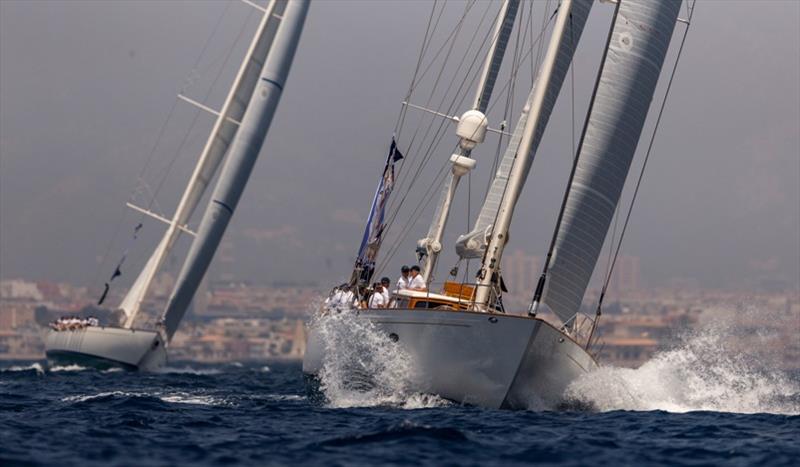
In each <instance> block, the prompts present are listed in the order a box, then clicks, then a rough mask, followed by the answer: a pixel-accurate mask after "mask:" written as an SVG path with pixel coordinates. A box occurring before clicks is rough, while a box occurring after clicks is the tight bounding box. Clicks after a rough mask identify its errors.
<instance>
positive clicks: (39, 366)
mask: <svg viewBox="0 0 800 467" xmlns="http://www.w3.org/2000/svg"><path fill="white" fill-rule="evenodd" d="M31 370H35V371H36V374H37V375H43V374H44V368H43V367H42V364H41V363H32V364H30V365H28V366H19V365H14V366H11V367H8V368H3V369H2V370H0V371H4V372H5V371H8V372H18V371H31Z"/></svg>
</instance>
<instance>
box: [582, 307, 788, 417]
mask: <svg viewBox="0 0 800 467" xmlns="http://www.w3.org/2000/svg"><path fill="white" fill-rule="evenodd" d="M794 319H795V320H796V317H795V318H794ZM766 322H769V323H773V324H772V327H767V326H766V325H764V323H766ZM792 322H795V323H796V321H793V317H792V316H791V315H789V314H788V313H784V312H777V311H769V310H758V309H755V308H753V307H737V308H736V309H735V308H732V307H721V308H714V309H710V310H708V311H707V312H705V313H704V314H703V316H702V317H701V324H700V326H699V327H698V328H697V329H696V330H694V331H691V332H688V333H686V334H685V335H684V336H682V338H681V339H680V340H679V344H678V345H676V346H675V347H674V348H673V349H670V350H666V351H662V352H659V353H657V354H656V355H655V356H654V357H653V358H651V359H650V360H649V361H648V362H646V363H645V364H643V365H642V366H641V367H639V368H637V369H628V368H615V367H601V368H599V369H598V370H596V371H594V372H591V373H589V374H587V375H585V376H584V377H582V378H580V379H578V380H577V381H575V382H574V383H573V384H571V385H570V387H569V389H568V391H567V394H566V396H567V399H569V400H571V401H574V402H577V403H578V404H581V405H587V406H591V407H593V408H594V409H596V410H599V411H610V410H639V411H649V410H665V411H669V412H689V411H698V410H708V411H719V412H734V413H776V414H800V381H798V378H797V376H794V377H793V376H792V375H790V374H789V373H787V372H785V371H783V370H781V369H780V365H779V359H778V353H777V352H776V350H777V349H776V346H777V345H778V343H779V339H778V337H779V336H778V335H777V333H776V332H775V330H776V329H780V328H781V325H785V327H784V329H788V330H789V332H792V330H794V332H795V333H797V332H800V331H799V330H797V329H796V324H795V327H794V328H792V327H791V324H792ZM754 326H756V327H754ZM795 337H796V336H795Z"/></svg>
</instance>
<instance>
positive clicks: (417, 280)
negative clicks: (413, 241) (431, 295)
mask: <svg viewBox="0 0 800 467" xmlns="http://www.w3.org/2000/svg"><path fill="white" fill-rule="evenodd" d="M408 288H409V289H411V290H427V289H428V286H427V284H425V279H424V278H423V277H422V274H420V273H419V266H417V265H416V264H415V265H414V266H411V279H410V280H409V281H408Z"/></svg>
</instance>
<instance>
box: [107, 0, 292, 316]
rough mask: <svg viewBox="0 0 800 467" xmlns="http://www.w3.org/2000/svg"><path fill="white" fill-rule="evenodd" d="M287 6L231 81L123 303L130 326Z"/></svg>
mask: <svg viewBox="0 0 800 467" xmlns="http://www.w3.org/2000/svg"><path fill="white" fill-rule="evenodd" d="M284 7H285V2H283V1H276V0H273V1H272V2H270V4H269V6H268V7H267V13H265V14H264V17H263V18H262V20H261V22H260V23H259V25H258V28H257V30H256V33H255V35H254V36H253V40H252V42H251V43H250V47H249V48H248V50H247V54H246V55H245V57H244V60H243V61H242V64H241V66H240V67H239V71H238V73H237V74H236V78H235V79H234V81H233V84H232V85H231V89H230V91H229V92H228V96H227V97H226V98H225V102H224V104H223V106H222V110H221V111H220V112H219V114H218V116H217V119H216V121H215V123H214V127H213V128H212V130H211V133H210V134H209V136H208V139H207V140H206V144H205V146H204V147H203V152H202V153H201V154H200V158H199V160H198V161H197V166H195V168H194V172H193V173H192V176H191V178H190V179H189V183H188V184H187V185H186V189H185V190H184V192H183V195H182V196H181V200H180V202H179V203H178V208H177V209H176V210H175V214H174V216H173V217H172V219H171V220H170V221H169V223H168V227H167V230H166V232H165V233H164V236H163V237H162V238H161V241H160V242H159V243H158V246H157V247H156V249H155V251H153V254H152V255H151V256H150V258H149V259H148V261H147V263H145V266H144V268H143V269H142V270H141V272H140V273H139V276H138V277H137V278H136V280H135V281H134V283H133V285H132V286H131V288H130V290H129V291H128V293H127V295H126V296H125V298H124V299H123V300H122V303H121V304H120V309H122V310H123V312H124V313H125V316H126V319H125V324H124V326H125V327H126V328H130V327H132V326H133V324H134V321H135V320H136V315H137V314H138V313H139V309H140V307H141V304H142V301H143V300H144V298H145V296H146V295H147V292H148V291H149V290H150V286H151V284H152V282H153V279H154V278H155V275H156V273H157V272H158V270H159V269H160V268H161V265H162V264H163V263H164V260H165V259H166V257H167V256H168V255H169V252H170V251H171V249H172V247H173V245H174V244H175V241H176V240H177V238H178V236H179V235H180V233H181V232H182V231H187V227H186V224H187V222H189V218H190V217H191V216H192V213H194V211H195V209H196V208H197V205H198V203H199V202H200V199H201V198H202V196H203V193H204V192H205V190H206V188H207V187H208V184H209V183H210V182H211V179H212V178H213V177H214V175H215V174H216V172H217V169H218V168H219V165H220V162H221V161H222V158H223V156H224V155H225V152H226V151H227V150H228V146H229V145H230V143H231V141H232V140H233V137H234V135H235V134H236V131H237V129H238V122H239V121H240V120H241V119H242V116H243V115H244V112H245V109H246V106H247V102H248V101H249V100H250V96H252V94H253V90H254V89H255V87H256V83H257V82H258V75H259V72H260V70H261V66H262V65H263V63H264V61H265V60H266V57H267V52H268V51H269V46H270V44H271V43H272V39H273V38H274V37H275V31H276V30H277V19H276V18H274V17H273V15H272V14H273V13H274V14H280V13H282V11H283V8H284ZM131 207H132V208H134V209H137V210H139V211H142V212H147V211H145V210H143V209H142V208H137V207H135V206H132V205H131Z"/></svg>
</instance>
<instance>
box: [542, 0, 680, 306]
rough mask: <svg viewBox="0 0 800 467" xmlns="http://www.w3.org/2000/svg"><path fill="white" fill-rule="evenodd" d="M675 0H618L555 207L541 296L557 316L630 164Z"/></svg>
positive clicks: (586, 268) (594, 253)
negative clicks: (572, 162) (565, 185)
mask: <svg viewBox="0 0 800 467" xmlns="http://www.w3.org/2000/svg"><path fill="white" fill-rule="evenodd" d="M680 5H681V2H680V0H661V1H658V2H656V1H651V0H648V1H639V2H633V1H627V0H620V3H619V6H618V9H617V13H616V17H615V21H614V23H613V26H612V31H611V36H610V40H609V43H608V49H607V51H606V57H605V59H604V61H603V64H602V65H601V70H600V74H599V76H598V81H597V84H596V89H595V94H594V100H593V102H592V105H591V106H590V111H589V116H588V118H587V121H586V127H585V128H584V133H583V136H582V139H581V142H580V145H579V148H578V155H577V159H576V160H577V163H576V166H575V168H574V169H575V172H574V175H573V178H572V182H571V184H570V187H569V190H568V192H567V196H566V200H565V204H564V206H563V207H562V209H563V217H562V219H561V222H560V224H559V226H558V230H557V232H556V234H555V241H554V244H553V245H552V256H551V258H550V260H549V263H548V265H547V267H546V282H545V288H544V294H543V298H542V302H543V303H545V304H547V305H548V306H549V307H550V309H551V310H552V311H553V312H554V313H555V314H556V315H557V316H558V317H559V318H560V319H561V320H562V321H564V322H567V321H569V320H570V319H571V318H572V317H573V316H575V314H576V313H577V312H578V311H579V309H580V305H581V302H582V300H583V295H584V293H585V292H586V287H587V286H588V283H589V280H590V279H591V276H592V273H593V272H594V269H595V266H596V264H597V260H598V258H599V256H600V251H601V249H602V247H603V243H604V242H605V238H606V235H607V233H608V230H609V227H610V225H611V221H612V220H613V217H614V213H615V211H616V209H617V204H618V203H619V199H620V196H621V194H622V188H623V186H624V184H625V180H626V178H627V175H628V171H629V169H630V166H631V162H632V159H633V155H634V153H635V152H636V146H637V144H638V142H639V138H640V136H641V133H642V129H643V127H644V122H645V118H646V117H647V112H648V110H649V108H650V102H651V101H652V98H653V94H654V93H655V88H656V84H657V82H658V77H659V75H660V73H661V68H662V66H663V63H664V59H665V57H666V53H667V49H668V48H669V43H670V39H671V37H672V32H673V30H674V28H675V23H676V22H677V17H678V12H679V10H680Z"/></svg>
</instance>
